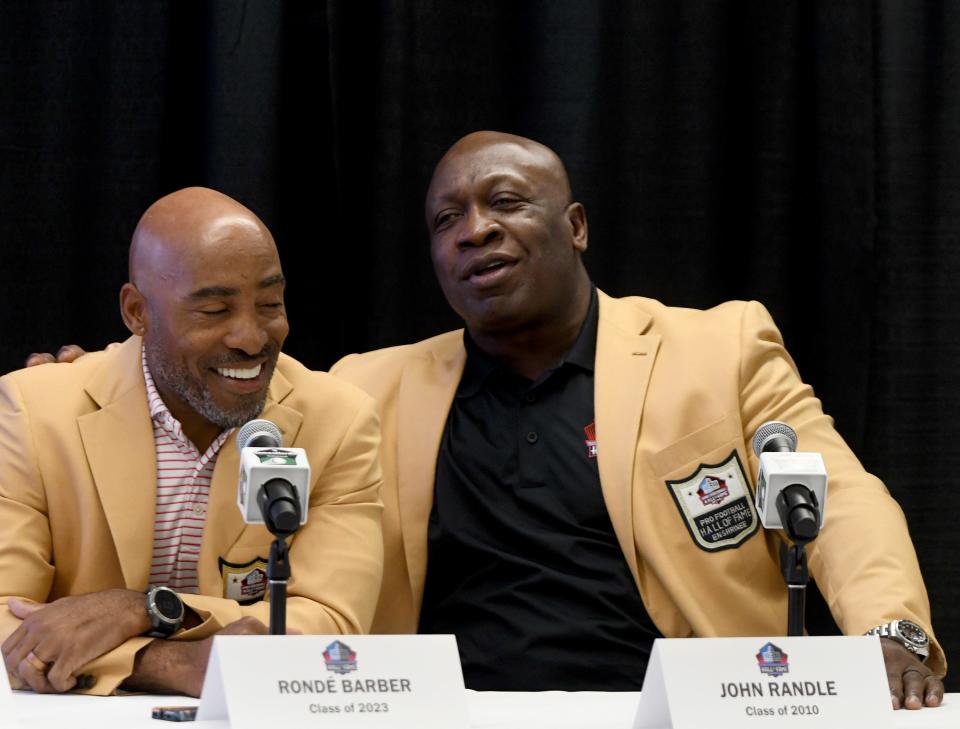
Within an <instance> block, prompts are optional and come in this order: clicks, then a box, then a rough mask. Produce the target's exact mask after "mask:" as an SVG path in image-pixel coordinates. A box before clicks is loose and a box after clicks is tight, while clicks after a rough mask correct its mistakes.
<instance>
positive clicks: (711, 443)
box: [649, 415, 742, 478]
mask: <svg viewBox="0 0 960 729" xmlns="http://www.w3.org/2000/svg"><path fill="white" fill-rule="evenodd" d="M741 438H742V436H741V433H740V427H739V422H738V419H737V418H736V417H735V416H733V415H724V416H723V417H721V418H720V419H719V420H715V421H714V422H712V423H710V424H709V425H705V426H704V427H702V428H699V429H698V430H695V431H693V432H692V433H690V434H688V435H685V436H683V437H682V438H680V439H679V440H676V441H674V442H673V443H671V444H670V445H668V446H667V447H666V448H662V449H660V450H659V451H657V452H656V453H653V454H651V455H650V457H649V459H650V468H651V469H652V470H653V472H654V474H655V475H656V476H658V477H660V478H663V477H665V476H670V475H672V474H673V473H674V472H676V471H679V470H681V469H685V470H688V471H689V470H693V469H695V468H696V467H697V466H699V465H700V464H704V465H712V464H714V463H718V462H719V461H721V460H723V459H725V458H727V457H728V456H729V455H730V451H731V450H733V449H736V450H737V451H739V450H740V445H741Z"/></svg>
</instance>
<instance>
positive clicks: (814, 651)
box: [633, 636, 893, 729]
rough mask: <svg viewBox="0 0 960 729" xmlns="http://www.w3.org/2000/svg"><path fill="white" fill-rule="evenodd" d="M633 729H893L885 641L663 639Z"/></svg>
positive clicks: (870, 638) (868, 638)
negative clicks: (668, 728) (695, 728)
mask: <svg viewBox="0 0 960 729" xmlns="http://www.w3.org/2000/svg"><path fill="white" fill-rule="evenodd" d="M633 726H634V729H653V728H654V727H655V728H656V729H663V728H664V727H672V728H673V729H690V728H692V727H697V728H698V729H702V727H705V726H709V727H710V729H745V728H747V729H749V728H751V727H756V728H757V729H760V728H761V727H771V728H773V727H776V729H780V728H781V727H808V728H809V729H815V728H817V727H824V728H826V727H830V728H831V729H835V728H836V727H844V729H858V728H859V727H863V729H884V728H885V727H886V728H888V729H889V728H890V727H892V726H893V709H892V708H891V706H890V689H889V687H888V685H887V676H886V670H885V669H884V665H883V654H882V652H881V650H880V640H879V639H878V638H877V637H876V636H852V637H843V636H835V637H813V638H800V637H797V638H680V639H673V640H666V639H659V640H657V641H656V642H655V643H654V645H653V653H652V655H651V656H650V664H649V665H648V667H647V674H646V676H645V678H644V682H643V693H642V694H641V695H640V705H639V707H638V708H637V716H636V719H635V720H634V723H633Z"/></svg>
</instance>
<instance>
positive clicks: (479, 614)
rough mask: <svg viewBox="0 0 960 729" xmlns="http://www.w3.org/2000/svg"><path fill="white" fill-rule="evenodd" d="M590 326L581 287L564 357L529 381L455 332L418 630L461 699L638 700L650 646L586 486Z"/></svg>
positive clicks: (649, 631) (646, 624) (606, 524)
mask: <svg viewBox="0 0 960 729" xmlns="http://www.w3.org/2000/svg"><path fill="white" fill-rule="evenodd" d="M597 316H598V306H597V294H596V290H594V291H593V293H592V295H591V303H590V309H589V312H588V314H587V318H586V320H585V321H584V324H583V327H582V328H581V331H580V333H579V335H578V336H577V340H576V341H575V342H574V344H573V347H571V349H570V351H569V352H567V354H566V356H565V357H564V358H563V361H562V362H561V363H560V364H559V365H558V366H557V367H556V368H555V369H552V370H550V371H548V372H546V373H544V374H543V375H542V376H541V377H540V378H539V379H537V380H536V381H535V382H533V381H530V380H528V379H526V378H524V377H521V376H519V375H517V374H515V373H514V372H512V371H510V370H509V369H507V368H506V367H504V366H501V365H500V364H499V363H498V362H497V361H496V360H494V359H492V358H491V357H489V356H488V355H486V354H485V353H484V352H482V351H481V350H480V349H479V348H478V347H477V346H476V345H475V344H474V343H473V341H472V340H471V339H470V337H469V335H467V334H464V343H465V345H466V348H467V363H466V366H465V368H464V372H463V376H462V378H461V380H460V385H459V386H458V388H457V393H456V397H455V399H454V402H453V405H452V407H451V408H450V414H449V416H448V418H447V424H446V428H445V430H444V435H443V441H442V444H441V448H440V453H439V457H438V459H437V473H436V490H435V494H434V502H433V510H432V511H431V513H430V527H429V559H428V563H427V577H426V585H425V590H424V596H423V607H422V611H421V614H420V632H422V633H454V634H455V635H456V636H457V643H458V645H459V647H460V658H461V661H462V663H463V673H464V679H465V680H466V685H467V687H468V688H472V689H479V690H499V691H505V690H506V691H509V690H515V691H542V690H549V689H564V690H569V691H579V690H582V691H587V690H604V691H616V690H638V689H639V688H640V687H641V685H642V683H643V674H644V671H645V670H646V664H647V660H648V658H649V655H650V650H651V647H652V644H653V639H654V638H655V637H659V633H658V631H657V629H656V628H655V627H654V625H653V623H652V621H651V620H650V617H649V616H648V615H647V612H646V610H645V608H644V606H643V602H642V601H641V600H640V594H639V592H638V591H637V587H636V583H635V582H634V580H633V576H632V575H631V573H630V569H629V567H628V566H627V562H626V560H625V559H624V556H623V552H622V551H621V549H620V545H619V543H618V542H617V538H616V535H615V534H614V531H613V525H612V524H611V522H610V516H609V514H608V513H607V509H606V505H605V503H604V501H603V494H602V492H601V489H600V476H599V472H598V470H597V459H596V452H597V451H596V449H597V444H596V441H595V437H594V435H593V423H594V411H593V368H594V357H595V354H596V341H597ZM599 447H600V448H602V447H603V444H602V443H601V444H599Z"/></svg>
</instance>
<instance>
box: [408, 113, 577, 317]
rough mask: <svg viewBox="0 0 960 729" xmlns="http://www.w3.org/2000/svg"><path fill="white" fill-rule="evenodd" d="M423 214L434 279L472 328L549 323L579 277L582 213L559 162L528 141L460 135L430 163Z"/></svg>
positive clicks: (562, 307)
mask: <svg viewBox="0 0 960 729" xmlns="http://www.w3.org/2000/svg"><path fill="white" fill-rule="evenodd" d="M426 216H427V226H428V228H429V230H430V244H431V245H430V250H431V256H432V258H433V266H434V270H435V272H436V274H437V279H438V280H439V282H440V286H441V288H442V289H443V292H444V295H445V296H446V297H447V301H448V302H449V303H450V306H451V307H453V309H454V310H455V311H456V312H457V313H458V314H459V315H460V316H461V317H462V318H463V319H464V321H465V322H466V324H467V328H468V329H470V331H471V332H483V333H488V334H490V333H493V334H498V333H508V332H515V331H517V330H521V329H525V328H529V327H537V326H540V325H544V324H548V323H549V322H550V321H551V320H552V319H554V318H556V317H562V316H565V315H566V311H567V309H568V308H569V305H570V301H571V300H572V299H573V298H574V291H575V289H576V288H577V287H578V286H581V285H582V283H583V281H585V280H586V279H585V272H584V269H583V265H582V262H581V260H580V254H581V252H582V251H584V250H585V249H586V247H587V225H586V214H585V213H584V210H583V206H582V205H580V204H579V203H571V201H570V187H569V183H568V182H567V176H566V172H565V171H564V169H563V165H562V163H561V162H560V160H559V159H558V158H557V157H556V155H555V154H553V152H551V151H550V150H549V149H547V148H546V147H543V146H542V145H540V144H537V143H536V142H532V141H530V140H527V139H523V138H521V137H513V136H511V135H506V134H500V133H496V132H477V133H475V134H471V135H468V136H467V137H464V138H463V139H461V140H460V141H459V142H457V143H456V144H455V145H454V146H453V147H452V148H451V149H450V151H448V152H447V154H446V155H445V156H444V157H443V159H442V160H440V163H439V164H438V165H437V168H436V170H435V172H434V175H433V179H432V181H431V183H430V187H429V189H428V191H427V201H426Z"/></svg>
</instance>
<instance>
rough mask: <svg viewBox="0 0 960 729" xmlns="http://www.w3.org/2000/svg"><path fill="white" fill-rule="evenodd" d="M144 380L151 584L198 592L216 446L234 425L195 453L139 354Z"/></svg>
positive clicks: (143, 357) (220, 444)
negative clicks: (151, 457)
mask: <svg viewBox="0 0 960 729" xmlns="http://www.w3.org/2000/svg"><path fill="white" fill-rule="evenodd" d="M141 360H142V361H143V379H144V380H145V381H146V384H147V401H148V403H149V406H150V419H151V420H152V421H153V441H154V445H155V447H156V451H157V504H156V512H155V514H156V515H155V516H154V523H153V558H152V560H151V563H150V584H151V585H165V586H166V587H169V588H171V589H173V590H176V591H177V592H192V593H196V592H197V591H198V586H197V564H198V562H199V560H200V543H201V541H202V540H203V525H204V524H205V523H206V519H207V500H208V496H209V494H210V479H211V478H213V467H214V466H215V465H216V462H217V454H218V453H219V452H220V446H222V445H223V443H224V441H225V440H226V439H227V438H228V437H230V433H231V432H233V429H232V428H231V429H229V430H225V431H223V432H222V433H221V434H220V435H219V436H217V439H216V440H215V441H213V443H211V444H210V447H209V448H207V450H206V452H205V453H204V454H203V455H200V453H199V451H197V447H196V446H195V445H194V444H193V443H192V442H191V441H190V439H189V438H188V437H187V436H186V435H184V432H183V426H181V425H180V421H179V420H177V419H176V418H175V417H173V415H172V414H171V413H170V411H169V410H168V409H167V406H166V405H165V404H164V402H163V400H162V399H161V398H160V394H159V393H158V392H157V387H156V385H155V384H154V382H153V377H151V376H150V370H149V368H148V367H147V357H146V353H145V352H144V353H142V355H141Z"/></svg>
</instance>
